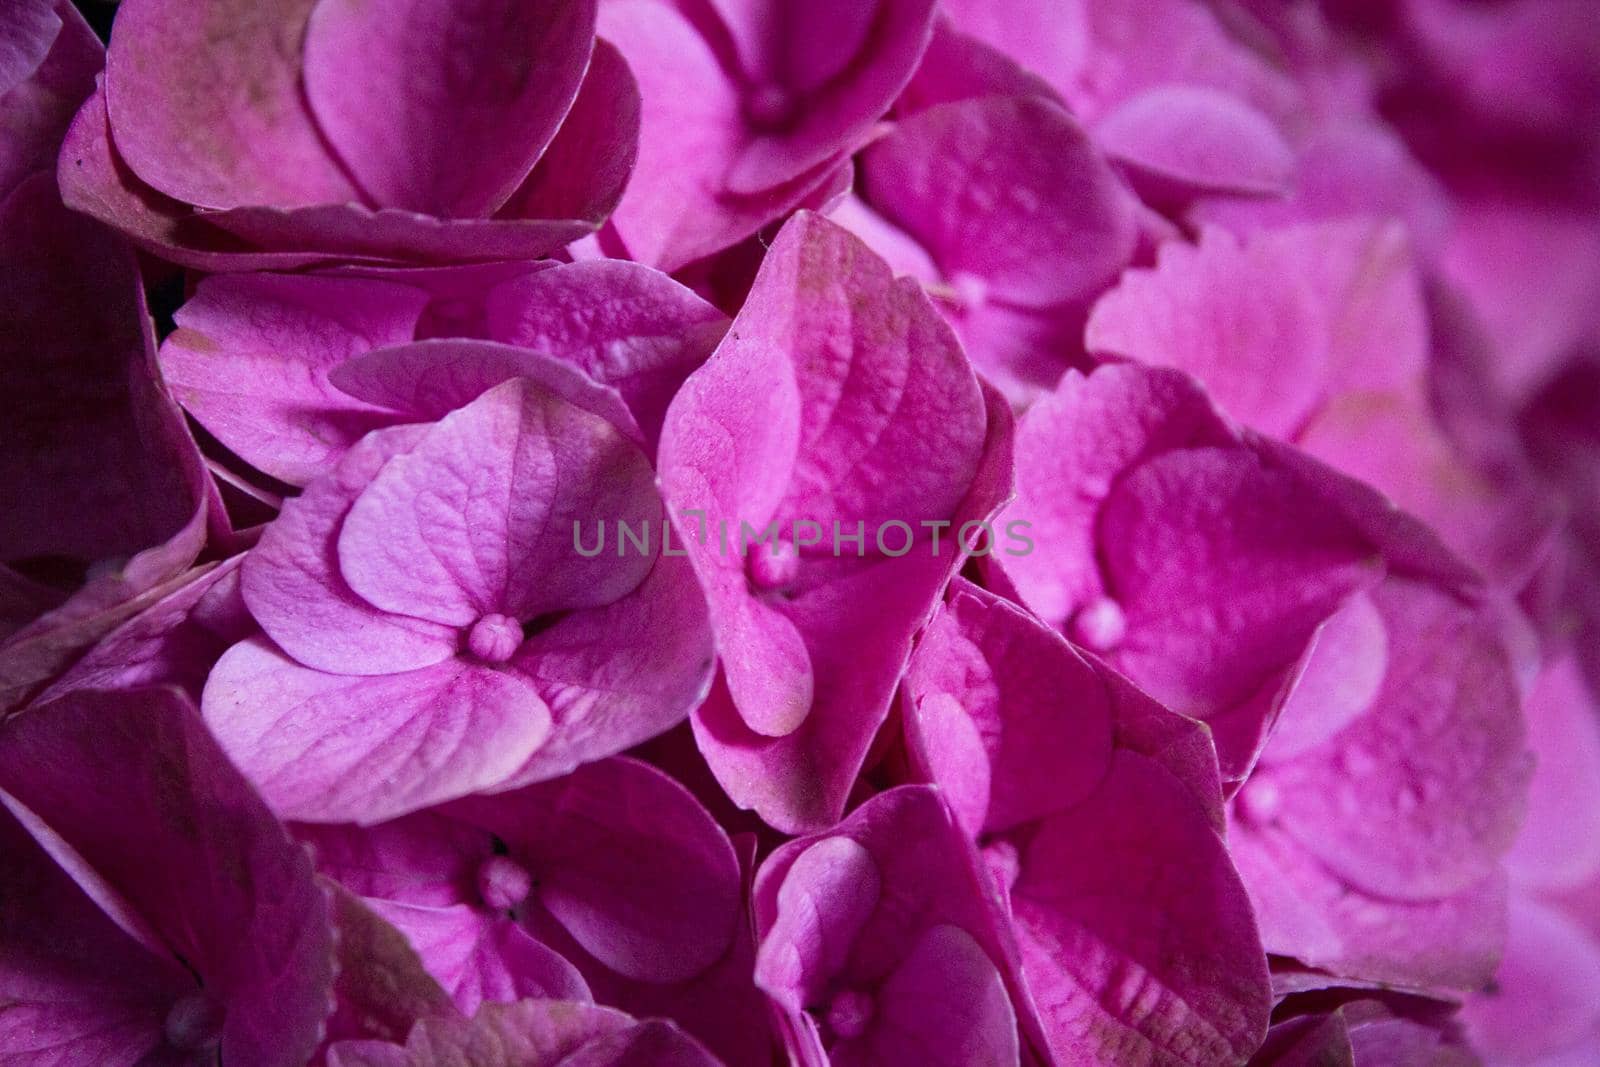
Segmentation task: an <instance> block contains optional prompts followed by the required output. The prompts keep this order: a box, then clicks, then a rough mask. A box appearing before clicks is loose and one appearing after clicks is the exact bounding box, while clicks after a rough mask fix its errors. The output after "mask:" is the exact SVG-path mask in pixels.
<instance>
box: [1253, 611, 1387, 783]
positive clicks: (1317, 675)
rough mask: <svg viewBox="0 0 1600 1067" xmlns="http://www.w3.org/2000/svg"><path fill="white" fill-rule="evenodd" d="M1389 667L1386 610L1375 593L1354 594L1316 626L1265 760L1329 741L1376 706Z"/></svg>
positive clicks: (1289, 756)
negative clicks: (1376, 603)
mask: <svg viewBox="0 0 1600 1067" xmlns="http://www.w3.org/2000/svg"><path fill="white" fill-rule="evenodd" d="M1388 669H1389V632H1388V630H1387V629H1386V628H1385V627H1384V624H1383V616H1382V615H1381V614H1380V613H1379V611H1378V609H1377V608H1376V607H1375V606H1374V605H1373V603H1372V598H1371V597H1369V596H1367V595H1366V594H1360V595H1358V596H1355V597H1352V598H1351V599H1350V600H1349V601H1348V602H1346V604H1345V606H1344V607H1342V608H1340V609H1339V610H1338V611H1336V612H1334V613H1333V614H1332V615H1330V616H1329V617H1328V620H1327V621H1326V622H1324V623H1323V624H1322V626H1321V628H1320V629H1319V630H1318V631H1317V636H1316V638H1315V639H1314V640H1313V642H1312V644H1311V648H1310V650H1309V652H1308V653H1307V656H1306V658H1305V660H1304V665H1303V667H1302V668H1301V671H1300V675H1299V677H1298V678H1296V679H1295V681H1294V685H1293V688H1292V689H1291V690H1290V691H1289V693H1288V695H1287V696H1286V697H1285V699H1284V702H1283V708H1282V710H1281V711H1280V713H1279V718H1278V723H1277V726H1276V727H1275V728H1274V730H1273V733H1272V741H1271V743H1270V744H1269V745H1268V746H1267V749H1266V751H1265V752H1263V753H1262V757H1261V758H1262V760H1263V761H1265V762H1268V763H1275V762H1280V761H1283V760H1291V759H1294V758H1295V757H1296V756H1299V755H1301V754H1302V753H1305V752H1309V751H1311V750H1313V749H1315V748H1316V747H1317V746H1319V745H1322V744H1325V743H1327V742H1328V741H1329V740H1330V739H1331V738H1333V737H1334V736H1335V735H1337V734H1338V733H1339V731H1340V730H1343V729H1344V728H1345V727H1346V726H1349V725H1350V724H1351V723H1352V722H1354V721H1355V720H1356V719H1357V718H1359V717H1360V716H1361V715H1362V714H1364V713H1365V712H1366V711H1367V710H1368V709H1369V708H1370V707H1372V704H1373V701H1374V700H1375V699H1376V698H1377V696H1378V692H1379V690H1380V689H1381V687H1382V685H1383V679H1384V675H1385V673H1387V671H1388Z"/></svg>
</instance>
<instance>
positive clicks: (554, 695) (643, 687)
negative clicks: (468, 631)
mask: <svg viewBox="0 0 1600 1067" xmlns="http://www.w3.org/2000/svg"><path fill="white" fill-rule="evenodd" d="M515 667H516V669H517V671H518V672H519V673H520V674H521V675H522V676H523V677H524V678H525V679H526V680H527V681H528V682H529V683H530V684H532V685H533V686H534V687H535V688H536V689H537V690H538V691H539V693H540V695H541V696H543V697H544V700H545V703H546V704H548V705H549V707H550V709H551V715H552V716H554V719H555V727H554V729H553V731H552V733H551V736H550V738H549V740H548V741H547V742H546V743H545V744H544V745H543V746H542V747H541V748H540V749H539V750H538V751H537V752H535V753H534V754H533V755H532V757H530V758H529V759H528V761H527V762H526V763H524V764H523V765H522V767H521V768H520V769H519V770H518V771H517V773H516V774H515V776H513V778H512V781H511V782H510V783H508V784H525V783H528V782H539V781H544V780H545V779H548V778H557V777H560V776H561V775H563V774H566V773H568V772H569V771H571V770H572V769H573V768H574V767H576V766H578V765H579V764H581V763H587V762H589V761H591V760H597V759H601V758H604V757H606V756H613V755H616V754H617V753H619V752H622V751H623V750H625V749H628V748H632V747H633V746H634V745H638V744H642V743H644V742H645V741H648V740H650V739H651V738H653V737H655V736H657V735H659V734H662V733H665V732H666V731H668V730H670V729H672V728H673V727H674V726H676V725H678V724H679V723H681V722H682V721H683V720H684V719H685V718H686V717H687V716H688V714H689V712H690V710H691V709H693V708H694V707H695V706H697V705H698V704H699V703H700V702H701V701H702V700H704V699H705V696H706V692H707V690H708V689H710V687H711V678H712V674H713V671H714V667H715V660H714V657H713V649H712V640H711V628H710V625H709V623H708V621H707V618H706V604H705V597H704V594H703V593H702V592H701V590H700V587H699V585H698V583H696V581H695V577H694V572H693V571H692V570H691V569H690V567H689V565H688V564H687V563H686V562H685V561H683V560H681V559H676V558H662V559H659V560H657V561H656V563H655V567H654V569H652V570H651V571H650V574H649V576H648V577H646V578H645V580H644V582H643V583H642V584H641V585H640V586H639V587H638V588H637V589H635V590H634V591H633V592H632V593H630V594H628V595H627V596H625V597H623V598H622V599H621V600H618V601H616V602H614V603H611V604H608V605H606V606H605V607H603V608H598V609H592V610H588V611H580V612H575V613H573V614H572V615H569V616H567V617H565V618H563V619H561V620H560V621H559V622H557V623H555V624H554V625H553V626H551V627H550V628H549V629H547V630H543V631H541V632H540V633H537V634H535V635H534V636H533V637H531V638H529V639H528V640H527V641H524V642H523V644H522V648H521V649H520V650H519V652H518V656H517V659H516V660H515Z"/></svg>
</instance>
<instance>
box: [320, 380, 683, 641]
mask: <svg viewBox="0 0 1600 1067" xmlns="http://www.w3.org/2000/svg"><path fill="white" fill-rule="evenodd" d="M652 482H653V479H652V477H651V471H650V467H649V463H648V461H647V460H646V459H645V458H644V455H643V453H641V452H640V451H639V450H638V448H637V447H636V446H635V445H634V444H633V443H632V442H630V441H628V440H627V438H625V437H624V436H623V435H622V434H621V433H620V432H619V431H618V430H617V429H616V428H615V427H614V426H612V425H611V424H610V423H608V422H606V421H605V420H603V419H601V418H599V417H598V416H595V415H593V414H591V413H589V412H587V411H584V410H582V409H580V408H577V407H575V406H573V405H571V404H568V403H566V402H565V401H562V400H560V399H559V398H557V397H555V396H552V395H551V394H549V393H546V392H544V391H543V390H540V389H538V388H537V387H536V386H534V385H533V384H532V383H529V382H525V381H521V380H518V381H511V382H506V383H505V384H503V385H499V386H496V387H495V388H493V389H491V390H490V391H489V392H487V393H485V394H483V396H481V397H479V398H478V399H477V400H474V401H473V402H472V403H471V404H469V405H468V406H467V407H465V408H462V409H461V410H460V411H457V412H454V413H452V414H450V415H448V416H446V417H445V418H443V419H441V420H440V421H439V422H438V423H436V424H435V425H434V426H432V427H431V428H429V429H428V430H427V431H426V432H425V433H424V434H423V436H422V438H421V440H420V441H419V442H418V443H417V445H416V447H415V448H413V449H412V450H410V451H409V452H407V453H404V454H401V455H398V456H395V457H394V458H393V459H391V460H389V462H388V463H387V464H385V465H384V467H383V469H382V470H381V471H379V472H378V473H377V476H376V477H374V478H373V479H372V482H371V484H370V485H368V486H367V487H366V488H365V489H364V490H362V492H361V495H360V496H359V497H357V498H356V501H355V503H354V504H352V505H351V507H350V512H349V514H348V516H347V517H346V518H345V521H344V526H343V529H342V530H341V531H340V533H339V549H338V551H339V561H340V573H341V574H342V575H343V576H344V578H345V580H346V581H348V582H349V583H350V586H351V588H352V589H354V590H355V591H356V592H357V593H358V594H359V595H361V596H362V597H363V598H365V599H366V600H367V601H368V602H369V603H371V604H374V605H375V606H377V607H378V608H380V609H383V610H385V611H391V612H395V613H397V614H402V615H409V616H414V617H416V618H422V619H430V620H433V621H437V622H440V623H443V624H446V625H453V626H469V625H472V624H473V623H474V622H475V621H476V620H478V619H479V618H481V617H483V616H485V615H490V614H500V615H507V616H510V617H511V618H513V619H514V620H516V621H518V622H519V623H520V622H522V621H526V620H530V619H533V618H535V617H536V616H539V615H541V614H545V613H547V612H555V611H570V610H574V609H579V608H589V607H600V606H603V605H605V604H609V603H611V602H613V601H615V600H617V599H619V598H621V597H622V596H624V595H626V594H627V593H629V592H630V591H632V590H633V589H634V588H636V587H637V586H638V585H639V583H640V582H641V581H642V580H643V578H644V576H645V575H646V574H647V573H649V570H650V567H651V565H652V562H653V557H652V556H649V555H646V554H645V553H642V552H632V553H622V554H621V558H607V556H606V554H603V553H602V554H599V555H596V556H595V557H594V558H592V559H585V558H582V557H580V556H579V555H578V553H577V552H576V549H575V543H576V539H575V537H574V524H575V523H578V522H581V521H583V520H585V519H591V518H593V519H595V520H597V521H602V522H607V523H609V524H611V525H613V526H615V525H616V524H619V523H624V522H625V523H627V524H628V526H629V527H630V528H632V529H638V528H640V527H641V526H644V525H646V524H649V525H655V526H659V525H660V516H661V503H660V500H659V498H658V497H657V496H656V493H655V489H654V486H653V484H652Z"/></svg>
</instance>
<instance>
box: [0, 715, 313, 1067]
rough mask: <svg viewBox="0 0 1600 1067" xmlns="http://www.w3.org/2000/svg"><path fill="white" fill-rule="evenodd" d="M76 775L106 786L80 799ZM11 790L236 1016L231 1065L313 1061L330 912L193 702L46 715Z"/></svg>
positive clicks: (34, 722)
mask: <svg viewBox="0 0 1600 1067" xmlns="http://www.w3.org/2000/svg"><path fill="white" fill-rule="evenodd" d="M63 766H71V767H75V768H77V770H78V772H79V773H81V774H83V775H86V776H89V777H92V779H93V780H94V781H96V782H98V783H100V785H99V786H98V787H97V788H96V789H93V790H86V789H82V788H79V785H78V783H77V782H76V781H75V780H74V779H72V778H67V777H63V776H61V775H60V774H58V773H56V771H58V769H59V768H61V767H63ZM0 781H3V782H4V783H5V787H6V789H7V791H8V792H10V794H11V795H13V796H15V797H16V798H17V799H18V800H20V801H21V802H22V803H24V804H26V805H27V806H28V807H29V808H30V809H31V810H32V811H33V812H34V813H35V814H36V815H37V816H38V817H39V818H40V820H42V821H43V822H44V823H45V824H46V825H47V826H48V827H49V828H50V830H51V831H52V832H54V833H55V834H58V835H60V837H61V838H62V839H63V840H64V841H65V842H66V843H67V844H68V845H70V847H72V848H73V849H74V850H75V851H76V852H77V853H78V854H79V855H80V856H81V857H82V858H83V860H84V861H85V862H86V863H87V864H88V865H90V866H91V867H92V868H93V869H94V870H95V872H96V873H98V874H99V875H100V876H102V877H104V878H105V879H106V881H107V882H108V883H110V884H111V885H113V886H114V887H116V888H117V889H118V890H119V891H121V892H122V893H123V894H124V895H125V896H126V898H127V899H128V901H129V902H130V903H131V904H132V905H133V906H134V907H136V908H137V909H139V911H140V913H141V914H142V915H143V916H144V917H145V918H147V919H148V920H149V921H150V922H151V924H152V926H154V927H155V929H156V930H158V931H159V932H160V934H161V936H162V938H163V940H164V942H165V943H166V944H167V945H168V946H170V948H171V950H172V951H173V952H174V953H176V954H178V955H179V956H180V957H181V960H182V961H183V962H184V963H186V964H187V966H188V967H189V968H191V969H192V971H193V972H194V973H196V974H197V975H198V976H199V977H200V980H201V981H202V983H203V984H204V986H205V989H206V991H207V993H208V994H209V995H210V996H212V997H214V998H216V1000H217V1001H218V1002H219V1004H220V1006H221V1007H222V1009H223V1019H222V1022H221V1030H220V1055H222V1056H224V1057H228V1058H231V1059H234V1060H237V1061H238V1062H244V1063H260V1064H262V1065H263V1067H272V1065H283V1067H294V1065H298V1064H301V1063H304V1062H305V1060H306V1059H307V1057H308V1056H309V1055H310V1054H311V1052H312V1050H313V1049H314V1048H315V1047H316V1045H317V1043H318V1041H319V1040H320V1038H321V1032H322V1022H323V1019H324V1018H325V1016H326V1015H327V1013H328V1009H329V1004H330V997H331V992H332V983H333V952H334V945H333V933H332V925H331V914H330V907H329V903H328V899H327V896H326V894H325V893H324V892H323V890H322V889H321V888H320V887H319V886H318V885H317V884H316V882H315V880H314V878H313V875H312V870H311V861H310V857H309V856H307V855H306V853H305V851H304V850H303V849H302V848H301V847H300V846H299V845H297V844H295V843H294V842H293V841H291V840H290V839H289V837H288V835H287V833H285V831H284V829H283V827H282V826H281V825H279V824H278V822H277V821H276V820H275V819H273V817H272V815H271V814H270V813H269V812H268V811H267V808H266V806H265V805H263V804H262V803H261V801H260V800H259V799H258V798H257V797H256V796H255V794H254V793H253V792H252V791H251V790H250V788H249V786H248V785H247V784H246V782H245V781H244V779H243V778H242V777H240V775H239V774H238V772H237V771H235V770H234V769H233V767H232V766H230V765H229V763H228V761H227V759H226V758H225V757H224V755H223V753H222V751H221V750H220V749H219V748H218V747H217V745H216V743H215V742H214V741H213V740H212V739H211V737H210V736H209V735H208V734H207V733H206V731H205V729H204V725H203V724H202V722H201V720H200V717H199V716H198V715H196V714H195V712H194V708H193V706H192V705H191V704H190V703H189V702H188V701H187V700H186V699H184V698H182V697H181V696H180V695H178V694H177V693H176V692H175V691H173V690H169V689H145V690H135V691H131V692H124V693H103V692H97V693H74V694H69V695H68V696H66V697H63V698H62V699H60V700H58V701H55V702H53V703H51V704H49V705H45V706H41V707H40V708H37V709H35V710H34V711H33V712H31V713H29V714H28V715H26V716H22V717H20V718H18V719H16V720H13V722H12V723H11V724H9V725H8V727H7V731H6V733H5V734H4V736H3V739H0ZM176 813H185V817H183V818H178V817H177V816H176ZM152 854H159V855H160V856H161V857H162V862H160V863H151V862H150V859H149V857H150V856H151V855H152Z"/></svg>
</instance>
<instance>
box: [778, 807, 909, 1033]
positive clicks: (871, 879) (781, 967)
mask: <svg viewBox="0 0 1600 1067" xmlns="http://www.w3.org/2000/svg"><path fill="white" fill-rule="evenodd" d="M882 890H883V885H882V879H881V878H880V877H879V875H878V867H877V864H876V863H874V862H873V859H872V854H871V853H870V852H868V851H867V850H866V849H865V848H863V847H862V846H861V845H860V844H859V843H858V842H856V841H855V840H854V839H853V838H849V837H843V836H840V837H829V838H824V839H823V840H821V841H818V842H817V843H816V844H814V845H811V846H810V847H808V848H807V849H806V850H805V851H804V852H802V853H800V855H799V856H798V858H796V859H795V861H794V863H793V864H792V865H791V866H790V867H789V870H788V873H787V874H786V875H785V876H784V879H783V884H782V885H780V886H779V887H778V895H777V914H776V918H775V920H774V921H773V924H772V928H771V929H770V930H768V931H767V933H766V935H765V936H764V937H763V938H762V939H761V950H760V953H759V954H758V955H757V956H756V970H755V978H756V984H757V985H759V986H760V987H761V988H762V989H764V990H765V991H766V992H767V994H768V995H769V996H771V997H772V998H773V999H775V1000H776V1001H777V1002H778V1003H779V1004H781V1005H782V1006H783V1007H784V1008H785V1009H787V1010H788V1011H791V1012H795V1013H799V1012H802V1011H804V1010H805V1009H806V1007H807V1006H808V1005H811V1004H813V1003H815V1002H816V1000H817V998H818V997H820V996H821V995H823V994H824V993H826V992H827V990H828V988H829V986H830V985H831V984H832V983H833V982H834V980H835V979H837V978H838V976H839V975H840V974H841V973H843V971H844V969H845V964H846V963H847V962H848V960H849V958H850V953H851V951H852V950H853V949H854V948H855V940H856V938H857V937H859V936H860V934H861V930H862V927H864V926H865V925H866V922H867V920H868V919H869V918H871V917H872V912H873V909H875V908H876V907H877V906H878V898H879V896H880V895H881V893H882Z"/></svg>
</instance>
